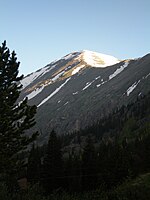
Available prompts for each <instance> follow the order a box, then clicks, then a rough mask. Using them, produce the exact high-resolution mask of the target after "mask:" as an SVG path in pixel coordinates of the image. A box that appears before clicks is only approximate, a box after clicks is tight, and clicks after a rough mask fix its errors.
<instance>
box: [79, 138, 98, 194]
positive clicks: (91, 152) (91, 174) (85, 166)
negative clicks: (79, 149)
mask: <svg viewBox="0 0 150 200" xmlns="http://www.w3.org/2000/svg"><path fill="white" fill-rule="evenodd" d="M96 164H97V159H96V152H95V147H94V143H93V141H92V138H91V136H88V138H87V141H86V145H85V147H84V150H83V155H82V177H83V178H82V186H83V189H84V190H89V189H92V188H94V187H95V185H96V183H97V167H96Z"/></svg>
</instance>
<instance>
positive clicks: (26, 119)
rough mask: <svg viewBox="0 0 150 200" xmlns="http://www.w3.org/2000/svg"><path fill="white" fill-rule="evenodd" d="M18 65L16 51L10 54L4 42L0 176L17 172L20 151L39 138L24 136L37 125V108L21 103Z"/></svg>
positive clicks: (0, 76)
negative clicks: (19, 100) (35, 117)
mask: <svg viewBox="0 0 150 200" xmlns="http://www.w3.org/2000/svg"><path fill="white" fill-rule="evenodd" d="M19 64H20V63H19V62H17V58H16V54H15V52H14V51H13V52H12V53H10V51H9V49H8V48H7V47H6V41H4V43H3V44H2V46H0V173H12V171H15V170H16V168H17V154H18V152H21V151H22V150H24V149H26V148H27V146H28V145H29V144H30V143H31V142H32V141H33V140H34V139H35V137H36V135H37V133H33V134H32V135H31V136H30V137H28V136H27V135H25V131H26V130H28V129H29V128H31V127H32V126H34V125H35V120H34V115H35V113H36V106H29V105H28V104H27V99H25V100H23V101H22V102H20V103H19V102H18V98H19V95H20V92H21V88H22V86H21V84H20V81H21V80H22V78H23V76H18V73H19V71H18V68H19Z"/></svg>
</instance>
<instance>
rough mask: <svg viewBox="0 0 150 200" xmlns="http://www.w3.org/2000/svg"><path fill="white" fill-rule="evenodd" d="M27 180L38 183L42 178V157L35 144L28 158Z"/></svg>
mask: <svg viewBox="0 0 150 200" xmlns="http://www.w3.org/2000/svg"><path fill="white" fill-rule="evenodd" d="M27 178H28V181H29V182H32V183H38V182H40V178H41V157H40V152H39V148H38V147H35V145H34V144H33V146H32V149H31V151H30V155H29V158H28V165H27Z"/></svg>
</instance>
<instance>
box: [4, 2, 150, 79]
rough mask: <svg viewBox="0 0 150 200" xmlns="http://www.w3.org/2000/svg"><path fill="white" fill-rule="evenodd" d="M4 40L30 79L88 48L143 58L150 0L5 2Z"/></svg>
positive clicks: (149, 32)
mask: <svg viewBox="0 0 150 200" xmlns="http://www.w3.org/2000/svg"><path fill="white" fill-rule="evenodd" d="M4 40H6V41H7V46H8V47H9V48H10V50H15V51H16V53H17V58H18V60H19V61H20V62H21V64H20V73H23V74H25V75H26V74H28V73H30V72H33V71H35V70H37V69H39V68H41V67H44V66H45V65H46V64H48V63H50V62H52V61H54V60H55V59H59V58H61V57H62V56H64V55H66V54H68V53H70V52H73V51H80V50H83V49H87V50H91V51H96V52H99V53H104V54H109V55H113V56H115V57H117V58H119V59H125V58H136V57H141V56H143V55H145V54H147V53H149V52H150V0H0V44H1V43H2V42H3V41H4Z"/></svg>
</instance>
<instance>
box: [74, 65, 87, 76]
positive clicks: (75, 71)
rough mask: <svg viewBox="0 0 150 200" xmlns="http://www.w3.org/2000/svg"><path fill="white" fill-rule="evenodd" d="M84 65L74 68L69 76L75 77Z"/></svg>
mask: <svg viewBox="0 0 150 200" xmlns="http://www.w3.org/2000/svg"><path fill="white" fill-rule="evenodd" d="M84 66H85V65H81V66H79V67H77V68H75V69H74V70H73V71H72V74H71V75H75V74H76V73H78V72H79V71H80V70H81V69H82V68H83V67H84Z"/></svg>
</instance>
